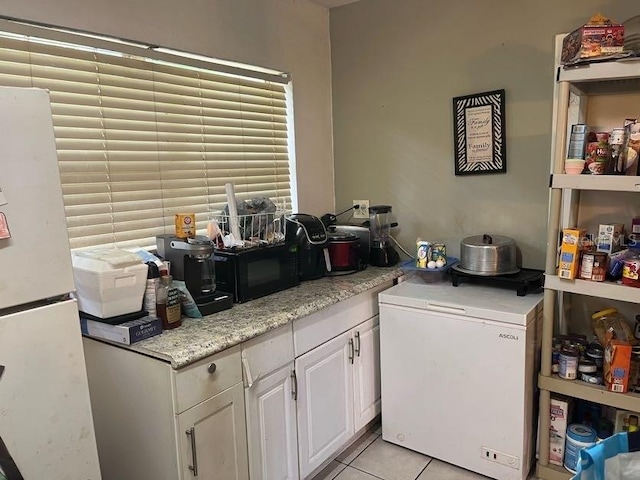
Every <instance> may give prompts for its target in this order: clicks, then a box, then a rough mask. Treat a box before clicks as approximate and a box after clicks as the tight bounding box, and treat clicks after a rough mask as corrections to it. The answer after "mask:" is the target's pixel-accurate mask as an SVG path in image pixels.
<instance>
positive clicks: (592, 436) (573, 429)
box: [567, 423, 598, 443]
mask: <svg viewBox="0 0 640 480" xmlns="http://www.w3.org/2000/svg"><path fill="white" fill-rule="evenodd" d="M597 435H598V432H596V431H595V429H593V428H592V427H590V426H588V425H583V424H581V423H572V424H571V425H569V427H568V428H567V436H568V437H570V438H571V439H572V440H576V441H578V442H583V443H592V442H595V440H596V436H597Z"/></svg>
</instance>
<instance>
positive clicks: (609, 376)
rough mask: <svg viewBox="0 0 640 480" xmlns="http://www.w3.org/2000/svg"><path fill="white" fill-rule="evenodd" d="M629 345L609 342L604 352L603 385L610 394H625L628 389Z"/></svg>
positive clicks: (621, 341)
mask: <svg viewBox="0 0 640 480" xmlns="http://www.w3.org/2000/svg"><path fill="white" fill-rule="evenodd" d="M630 368H631V345H630V344H629V342H625V341H624V340H615V339H612V340H609V341H608V342H607V346H606V348H605V351H604V385H605V387H606V388H607V390H609V391H610V392H616V393H625V392H627V391H628V389H629V370H630Z"/></svg>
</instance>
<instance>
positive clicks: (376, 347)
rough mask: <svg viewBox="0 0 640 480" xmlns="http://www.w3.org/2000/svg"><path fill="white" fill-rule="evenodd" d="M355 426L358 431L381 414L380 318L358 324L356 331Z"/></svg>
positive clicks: (376, 317)
mask: <svg viewBox="0 0 640 480" xmlns="http://www.w3.org/2000/svg"><path fill="white" fill-rule="evenodd" d="M353 340H354V344H355V353H356V355H355V362H354V367H355V368H354V372H353V397H354V399H353V405H354V413H353V414H354V423H355V431H356V432H357V431H358V430H360V429H361V428H362V427H364V426H365V425H366V424H367V423H369V422H370V421H371V420H373V419H374V418H375V416H376V415H377V414H379V413H380V326H379V324H378V315H376V316H375V317H373V318H372V319H370V320H367V321H366V322H364V323H362V324H360V325H358V326H357V327H356V328H355V329H354V332H353Z"/></svg>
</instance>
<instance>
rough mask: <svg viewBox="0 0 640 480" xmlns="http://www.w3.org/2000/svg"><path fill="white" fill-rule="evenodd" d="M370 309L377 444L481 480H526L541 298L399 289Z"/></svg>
mask: <svg viewBox="0 0 640 480" xmlns="http://www.w3.org/2000/svg"><path fill="white" fill-rule="evenodd" d="M379 303H380V362H381V380H382V438H383V439H384V440H385V441H388V442H392V443H395V444H397V445H401V446H403V447H406V448H409V449H411V450H415V451H418V452H420V453H423V454H425V455H429V456H431V457H434V458H438V459H440V460H443V461H445V462H449V463H452V464H454V465H458V466H460V467H462V468H466V469H468V470H472V471H474V472H477V473H480V474H482V475H486V476H488V477H492V478H496V479H500V480H516V479H517V480H525V479H526V478H527V474H528V473H529V470H530V467H531V464H532V460H533V451H534V447H535V431H536V416H535V415H534V412H535V411H537V408H534V407H537V396H536V395H534V393H535V391H536V390H537V389H536V384H537V379H536V374H537V370H538V357H539V351H540V347H539V346H540V326H541V324H542V321H541V320H542V294H540V293H536V294H528V295H527V296H524V297H518V296H517V295H516V292H515V291H514V290H509V289H502V288H496V287H488V286H479V285H471V284H462V285H460V286H458V287H453V286H451V285H448V284H440V285H426V284H424V283H419V284H418V283H410V282H403V283H400V284H399V285H396V286H394V287H392V288H390V289H388V290H385V291H384V292H381V293H380V295H379ZM534 399H535V401H534Z"/></svg>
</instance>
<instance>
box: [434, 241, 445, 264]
mask: <svg viewBox="0 0 640 480" xmlns="http://www.w3.org/2000/svg"><path fill="white" fill-rule="evenodd" d="M431 260H433V261H434V262H437V261H438V260H440V261H441V262H443V263H445V264H446V263H447V248H446V247H445V246H444V243H434V244H433V245H431Z"/></svg>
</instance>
